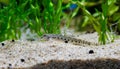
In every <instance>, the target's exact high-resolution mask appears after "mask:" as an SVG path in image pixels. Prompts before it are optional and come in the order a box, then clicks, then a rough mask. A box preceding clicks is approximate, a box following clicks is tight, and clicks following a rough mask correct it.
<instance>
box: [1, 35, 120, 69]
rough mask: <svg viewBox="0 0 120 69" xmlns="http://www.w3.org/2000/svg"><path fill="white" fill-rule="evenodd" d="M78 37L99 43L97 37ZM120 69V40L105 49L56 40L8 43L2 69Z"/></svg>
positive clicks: (3, 55)
mask: <svg viewBox="0 0 120 69" xmlns="http://www.w3.org/2000/svg"><path fill="white" fill-rule="evenodd" d="M78 38H82V39H85V40H87V41H93V42H95V41H96V42H97V38H98V37H97V35H96V34H95V33H94V34H85V35H79V37H78ZM2 68H8V69H12V68H14V69H17V68H19V69H120V39H117V40H115V42H114V43H111V44H107V45H101V46H79V45H73V44H71V43H64V42H61V41H56V40H49V41H25V40H15V41H11V40H10V41H4V42H1V45H0V69H2Z"/></svg>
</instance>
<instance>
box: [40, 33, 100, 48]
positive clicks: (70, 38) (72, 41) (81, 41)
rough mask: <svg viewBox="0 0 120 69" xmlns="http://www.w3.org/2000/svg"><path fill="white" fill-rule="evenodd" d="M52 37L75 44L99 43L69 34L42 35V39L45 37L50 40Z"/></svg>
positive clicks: (95, 44)
mask: <svg viewBox="0 0 120 69" xmlns="http://www.w3.org/2000/svg"><path fill="white" fill-rule="evenodd" d="M51 38H52V39H57V40H61V41H64V42H65V43H72V44H74V45H93V46H98V45H99V44H98V43H94V42H89V41H86V40H82V39H76V38H72V37H68V36H63V35H60V34H44V35H43V36H42V39H45V40H49V39H51Z"/></svg>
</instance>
